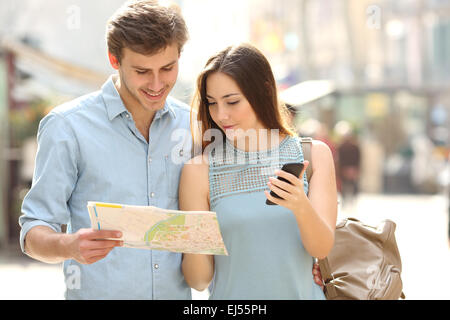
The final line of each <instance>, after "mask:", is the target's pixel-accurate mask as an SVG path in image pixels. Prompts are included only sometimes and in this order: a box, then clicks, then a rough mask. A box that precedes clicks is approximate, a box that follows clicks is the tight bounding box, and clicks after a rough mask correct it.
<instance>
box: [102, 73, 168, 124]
mask: <svg viewBox="0 0 450 320" xmlns="http://www.w3.org/2000/svg"><path fill="white" fill-rule="evenodd" d="M115 77H117V75H111V76H110V77H109V78H108V80H107V81H106V82H105V83H104V84H103V86H102V96H103V100H104V101H105V105H106V112H107V113H108V118H109V120H110V121H112V120H113V119H114V118H116V117H117V116H118V115H120V114H121V113H123V112H129V111H128V109H127V108H126V107H125V104H124V103H123V100H122V98H121V97H120V94H119V92H118V91H117V88H116V86H115V85H114V79H115ZM169 99H170V98H167V99H166V102H165V103H164V108H162V109H161V110H158V111H156V114H155V119H159V118H161V117H162V116H163V115H165V114H166V113H167V112H169V114H170V115H171V116H172V118H173V119H175V118H176V113H175V110H174V109H173V106H172V105H171V103H170V101H169Z"/></svg>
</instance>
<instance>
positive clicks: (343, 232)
mask: <svg viewBox="0 0 450 320" xmlns="http://www.w3.org/2000/svg"><path fill="white" fill-rule="evenodd" d="M311 143H312V139H311V138H302V147H303V152H304V157H305V159H306V160H308V161H309V163H310V165H309V166H308V168H307V172H306V173H307V177H308V181H309V180H310V177H311V174H312V170H310V171H309V172H308V169H310V168H312V166H311V164H312V162H311ZM395 227H396V225H395V223H394V222H393V221H391V220H384V221H383V222H381V223H380V224H379V225H378V226H369V225H366V224H364V223H363V222H361V221H359V220H358V219H355V218H347V219H344V220H343V221H341V222H339V223H338V224H337V225H336V232H335V242H334V246H333V249H332V250H331V252H330V254H329V255H328V256H327V257H326V258H325V259H322V260H319V267H320V273H321V275H322V279H323V281H324V284H325V291H324V292H325V296H326V298H327V299H328V300H355V299H357V300H398V299H399V298H400V297H401V298H403V299H404V298H405V295H404V294H403V292H402V289H403V283H402V280H401V271H402V263H401V258H400V253H399V251H398V247H397V242H396V240H395V234H394V233H395Z"/></svg>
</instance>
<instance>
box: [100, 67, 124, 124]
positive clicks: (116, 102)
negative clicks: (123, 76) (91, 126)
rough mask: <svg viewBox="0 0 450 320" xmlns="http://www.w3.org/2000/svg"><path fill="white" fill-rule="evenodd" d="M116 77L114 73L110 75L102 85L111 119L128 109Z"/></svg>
mask: <svg viewBox="0 0 450 320" xmlns="http://www.w3.org/2000/svg"><path fill="white" fill-rule="evenodd" d="M114 77H115V76H114V75H112V76H110V77H109V78H108V80H107V81H106V82H105V83H104V84H103V86H102V96H103V100H104V101H105V105H106V112H107V113H108V118H109V120H110V121H112V120H113V119H114V118H115V117H117V116H118V115H119V114H121V113H123V112H127V111H128V110H127V108H126V107H125V105H124V103H123V101H122V99H121V98H120V94H119V92H118V91H117V89H116V86H115V85H114Z"/></svg>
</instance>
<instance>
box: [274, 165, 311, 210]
mask: <svg viewBox="0 0 450 320" xmlns="http://www.w3.org/2000/svg"><path fill="white" fill-rule="evenodd" d="M303 166H304V165H303V163H302V162H292V163H286V164H284V165H283V167H282V168H281V170H283V171H286V172H289V173H290V174H293V175H294V176H296V177H299V176H300V173H301V172H302V170H303ZM278 179H280V180H281V181H284V182H287V183H289V184H290V182H289V181H287V180H286V179H284V178H282V177H278ZM270 195H271V196H273V197H275V198H278V199H282V198H281V197H280V196H278V195H277V194H276V193H275V192H273V191H270ZM266 204H268V205H276V203H273V202H272V201H270V200H269V199H266Z"/></svg>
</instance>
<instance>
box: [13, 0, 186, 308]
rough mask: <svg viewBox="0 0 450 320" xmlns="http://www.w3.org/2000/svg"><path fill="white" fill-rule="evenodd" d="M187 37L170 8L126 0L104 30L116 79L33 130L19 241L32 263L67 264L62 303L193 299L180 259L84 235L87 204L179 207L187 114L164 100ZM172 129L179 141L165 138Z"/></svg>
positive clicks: (101, 234)
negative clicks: (36, 145) (33, 154)
mask: <svg viewBox="0 0 450 320" xmlns="http://www.w3.org/2000/svg"><path fill="white" fill-rule="evenodd" d="M187 37H188V34H187V28H186V24H185V22H184V20H183V18H182V17H181V15H180V13H179V12H178V11H177V10H176V9H175V8H167V7H163V6H159V5H157V4H156V2H155V1H137V2H128V3H126V4H125V5H124V6H123V7H122V8H120V9H119V10H118V11H117V12H116V13H115V14H114V15H113V17H112V18H111V19H110V21H109V22H108V28H107V41H108V53H109V59H110V63H111V65H112V67H113V68H115V69H116V70H117V71H118V75H115V76H111V77H110V78H109V79H108V80H107V81H106V83H105V84H104V85H103V87H102V89H101V90H100V91H97V92H94V93H92V94H89V95H86V96H83V97H80V98H78V99H76V100H73V101H70V102H68V103H66V104H64V105H62V106H59V107H57V108H55V109H54V110H53V111H52V112H51V113H50V114H49V115H48V116H46V117H45V118H44V119H43V120H42V122H41V124H40V127H39V132H38V143H39V150H38V153H37V157H36V166H35V173H34V179H33V185H32V187H31V189H30V191H29V193H28V194H27V196H26V197H25V199H24V202H23V206H22V216H21V217H20V219H19V223H20V225H21V227H22V230H21V235H20V244H21V247H22V250H23V252H24V253H26V254H28V255H29V256H31V257H33V258H35V259H37V260H40V261H43V262H47V263H60V262H63V261H64V275H65V279H66V293H65V297H66V298H67V299H191V290H190V288H189V287H188V286H187V284H186V282H185V281H184V278H183V275H182V273H181V258H182V255H181V254H179V253H172V252H166V251H153V250H143V249H131V248H121V245H122V243H121V242H120V241H118V240H104V239H111V238H112V239H114V238H115V239H120V237H121V235H120V233H117V231H106V230H100V231H96V230H92V229H90V228H89V227H90V220H89V214H88V210H87V207H86V206H87V202H88V201H99V202H113V203H124V204H129V205H151V206H157V207H160V208H166V209H178V183H179V176H180V173H181V169H182V166H183V163H184V162H185V161H186V160H188V159H189V158H190V156H191V149H192V141H191V136H190V133H189V132H190V131H189V123H190V121H189V114H190V108H189V107H188V106H186V105H184V104H182V103H181V102H179V101H177V100H175V99H173V98H171V97H169V96H168V95H169V93H170V91H171V89H172V88H173V86H174V85H175V82H176V79H177V75H178V59H179V57H180V52H181V50H182V48H183V45H184V44H185V42H186V41H187ZM178 129H182V130H181V131H183V132H184V133H185V135H184V136H183V137H182V139H181V141H180V139H179V138H178V139H172V134H173V133H174V132H175V130H177V132H178V133H179V132H180V131H179V130H178ZM183 129H184V130H183ZM178 133H177V134H176V137H179V134H178ZM64 224H67V226H68V230H67V233H61V225H64Z"/></svg>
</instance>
